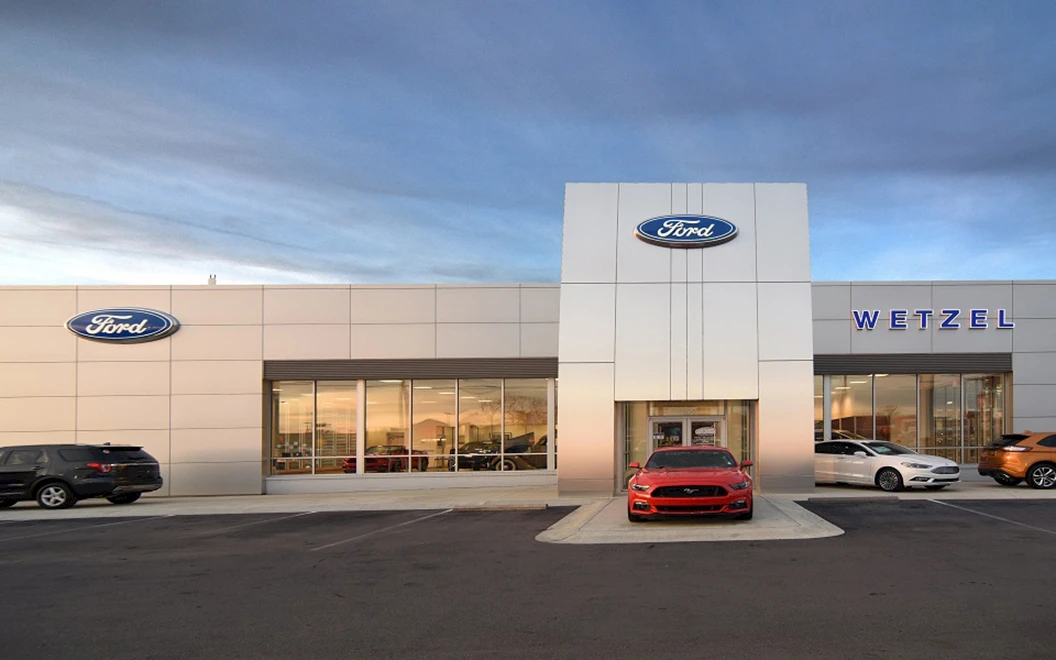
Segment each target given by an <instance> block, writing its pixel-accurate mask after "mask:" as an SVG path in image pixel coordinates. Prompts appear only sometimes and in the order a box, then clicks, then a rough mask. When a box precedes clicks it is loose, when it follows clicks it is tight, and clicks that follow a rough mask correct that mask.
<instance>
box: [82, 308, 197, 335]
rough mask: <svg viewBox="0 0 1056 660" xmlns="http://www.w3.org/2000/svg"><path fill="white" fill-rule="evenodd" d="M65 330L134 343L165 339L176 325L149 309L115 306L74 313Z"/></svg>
mask: <svg viewBox="0 0 1056 660" xmlns="http://www.w3.org/2000/svg"><path fill="white" fill-rule="evenodd" d="M66 327H67V328H69V330H70V332H72V333H73V334H75V335H77V336H79V337H84V338H85V339H93V340H95V341H106V342H113V343H115V344H135V343H139V342H144V341H154V340H155V339H161V338H162V337H168V336H169V335H171V334H172V333H174V332H176V331H177V330H179V329H180V322H179V321H177V320H176V319H174V318H173V317H171V316H169V315H168V314H166V313H164V312H159V311H156V310H153V309H138V308H136V307H117V308H114V309H97V310H94V311H91V312H84V313H83V314H78V315H77V316H75V317H73V318H72V319H70V320H69V321H66Z"/></svg>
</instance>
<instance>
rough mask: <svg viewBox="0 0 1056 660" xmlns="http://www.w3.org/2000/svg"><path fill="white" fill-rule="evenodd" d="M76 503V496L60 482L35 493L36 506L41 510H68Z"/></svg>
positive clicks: (47, 485) (48, 485)
mask: <svg viewBox="0 0 1056 660" xmlns="http://www.w3.org/2000/svg"><path fill="white" fill-rule="evenodd" d="M76 503H77V496H76V495H74V494H73V491H72V490H70V487H69V486H67V485H66V484H64V483H62V482H61V481H56V482H53V483H50V484H46V485H45V486H44V487H43V488H41V489H40V490H39V491H37V504H39V505H40V508H42V509H68V508H70V507H71V506H73V505H74V504H76Z"/></svg>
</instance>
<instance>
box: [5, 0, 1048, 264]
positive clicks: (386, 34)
mask: <svg viewBox="0 0 1056 660" xmlns="http://www.w3.org/2000/svg"><path fill="white" fill-rule="evenodd" d="M1054 33H1056V3H1053V2H1051V0H1043V1H1039V2H1028V1H1016V2H1011V3H995V2H993V1H992V0H987V1H986V2H968V1H964V0H959V1H956V2H949V3H945V4H944V3H941V2H919V1H914V2H892V1H890V0H885V1H878V2H859V1H851V0H838V1H835V2H825V1H823V0H811V1H809V2H788V1H778V2H756V1H751V2H743V1H741V0H737V1H732V2H720V1H715V0H710V1H707V2H704V1H693V2H674V1H670V0H669V1H665V2H644V1H642V2H639V1H634V2H631V1H628V2H612V1H611V0H601V1H598V2H577V1H574V0H561V1H557V2H547V1H544V0H532V1H530V2H515V1H510V0H503V1H502V2H496V1H489V2H460V1H454V0H450V1H444V2H432V1H426V0H422V1H420V2H399V1H394V0H385V1H381V0H378V1H377V2H362V3H360V2H352V1H348V0H334V1H332V2H314V1H313V2H308V1H304V0H298V1H297V2H286V1H284V2H265V1H264V0H204V1H198V0H180V1H179V2H175V1H173V2H142V1H140V0H129V1H107V2H102V1H99V2H78V1H75V0H67V1H51V0H33V1H20V0H0V284H70V283H75V284H93V283H144V284H147V283H156V284H170V283H173V284H185V283H190V284H193V283H204V281H205V278H206V276H207V274H209V273H217V274H218V275H219V279H220V282H221V283H258V282H264V283H283V282H498V281H504V282H517V281H524V282H529V281H556V280H558V279H559V278H560V259H561V255H560V252H561V249H560V247H561V246H560V241H561V215H562V200H563V195H564V183H565V182H566V181H803V182H806V183H807V184H808V186H809V194H810V214H811V240H812V262H813V272H814V279H815V280H849V279H855V280H877V279H1012V278H1014V279H1043V278H1056V210H1054V209H1056V65H1054V64H1053V62H1056V40H1054V39H1053V36H1052V35H1053V34H1054Z"/></svg>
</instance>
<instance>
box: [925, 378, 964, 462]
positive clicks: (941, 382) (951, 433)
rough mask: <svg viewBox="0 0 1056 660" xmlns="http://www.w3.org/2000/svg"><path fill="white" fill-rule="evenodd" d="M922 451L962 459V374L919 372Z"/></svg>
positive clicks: (955, 459)
mask: <svg viewBox="0 0 1056 660" xmlns="http://www.w3.org/2000/svg"><path fill="white" fill-rule="evenodd" d="M919 410H920V413H919V414H920V452H921V453H924V454H931V455H932V456H941V457H943V458H948V459H951V460H954V461H960V460H961V451H960V446H961V378H960V376H959V375H957V374H921V376H920V409H919Z"/></svg>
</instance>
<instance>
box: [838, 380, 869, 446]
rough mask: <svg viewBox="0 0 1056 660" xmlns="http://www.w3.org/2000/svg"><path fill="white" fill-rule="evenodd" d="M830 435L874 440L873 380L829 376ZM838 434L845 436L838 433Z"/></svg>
mask: <svg viewBox="0 0 1056 660" xmlns="http://www.w3.org/2000/svg"><path fill="white" fill-rule="evenodd" d="M830 381H831V384H832V432H833V435H834V436H841V437H859V438H872V437H873V377H872V376H871V375H865V376H859V375H854V376H832V377H831V378H830ZM837 431H843V432H844V433H841V434H837Z"/></svg>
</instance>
